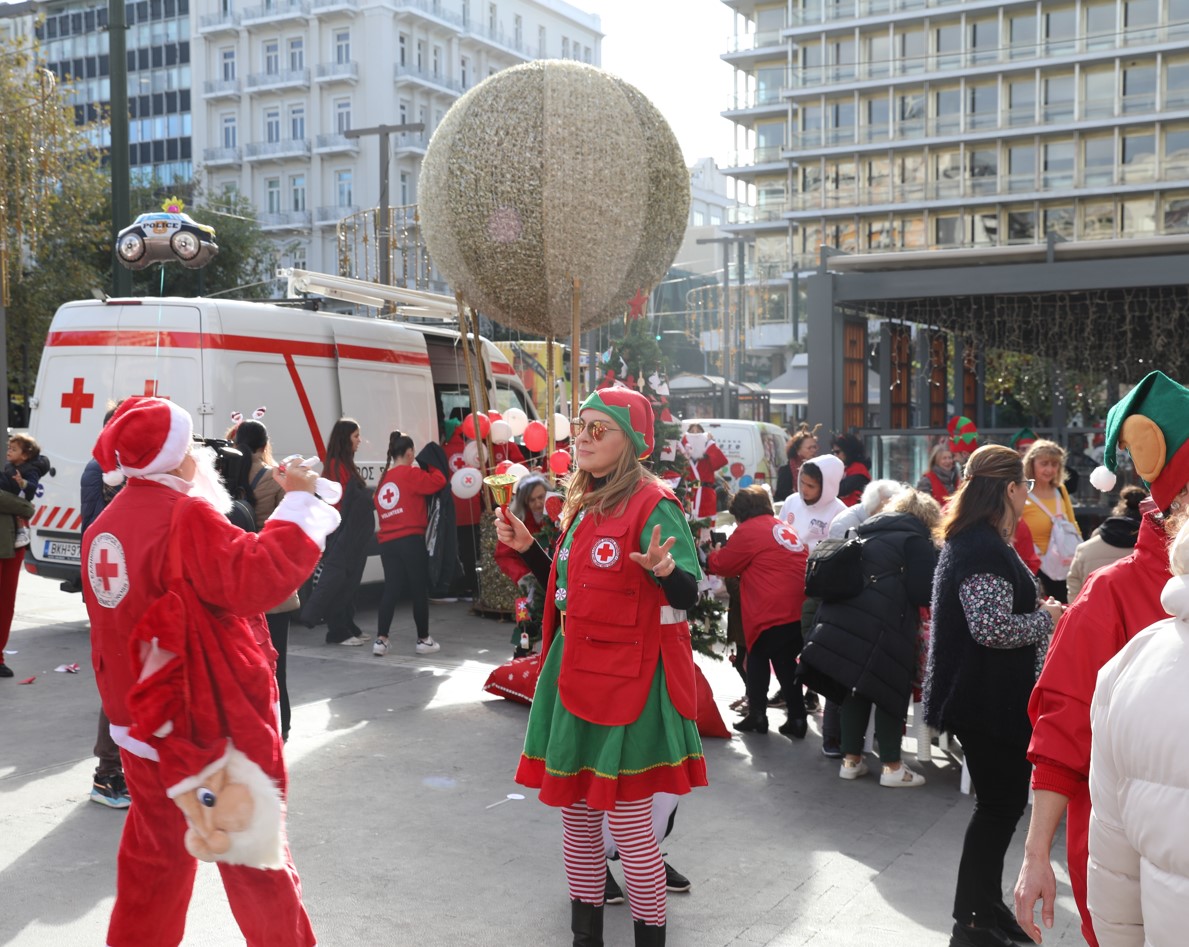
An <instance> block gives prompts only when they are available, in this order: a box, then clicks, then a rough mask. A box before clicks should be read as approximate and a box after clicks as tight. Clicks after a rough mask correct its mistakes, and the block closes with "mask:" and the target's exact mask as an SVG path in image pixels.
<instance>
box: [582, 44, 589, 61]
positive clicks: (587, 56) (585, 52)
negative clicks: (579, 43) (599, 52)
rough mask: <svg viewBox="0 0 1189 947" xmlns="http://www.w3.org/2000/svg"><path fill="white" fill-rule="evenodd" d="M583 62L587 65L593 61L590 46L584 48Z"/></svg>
mask: <svg viewBox="0 0 1189 947" xmlns="http://www.w3.org/2000/svg"><path fill="white" fill-rule="evenodd" d="M582 61H583V62H586V63H589V62H590V61H591V51H590V47H589V46H583V47H582Z"/></svg>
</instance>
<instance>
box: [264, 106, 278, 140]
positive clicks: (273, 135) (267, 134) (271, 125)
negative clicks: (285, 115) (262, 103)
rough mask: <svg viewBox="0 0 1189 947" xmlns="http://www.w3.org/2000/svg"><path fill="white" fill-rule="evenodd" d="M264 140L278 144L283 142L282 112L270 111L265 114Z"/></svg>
mask: <svg viewBox="0 0 1189 947" xmlns="http://www.w3.org/2000/svg"><path fill="white" fill-rule="evenodd" d="M264 140H265V141H267V142H268V143H269V144H276V143H277V142H278V141H280V140H281V110H280V109H268V111H266V112H265V113H264Z"/></svg>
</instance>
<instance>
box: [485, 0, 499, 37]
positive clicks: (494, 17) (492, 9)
mask: <svg viewBox="0 0 1189 947" xmlns="http://www.w3.org/2000/svg"><path fill="white" fill-rule="evenodd" d="M499 21H500V16H499V7H497V6H496V5H495V4H494V3H489V4H487V31H488V33H490V34H491V35H492V36H495V34H496V32H497V29H498V27H499Z"/></svg>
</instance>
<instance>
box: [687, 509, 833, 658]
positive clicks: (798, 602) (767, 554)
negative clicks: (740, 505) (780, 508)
mask: <svg viewBox="0 0 1189 947" xmlns="http://www.w3.org/2000/svg"><path fill="white" fill-rule="evenodd" d="M808 557H809V552H808V550H807V549H806V548H805V544H804V543H803V542H801V540H800V538H799V537H798V536H797V533H796V531H795V530H794V529H793V527H792V526H791V525H789V524H788V523H785V522H783V521H781V520H778V519H777V518H776V517H775V516H753V517H752V518H751V519H749V520H746V521H744V522H742V523H740V524H739V526H738V527H737V528H736V530H735V532H734V533H732V534H731V538H730V539H729V540H728V541H727V544H726V545H725V546H723V547H722V548H721V549H714V550H711V552H710V558H709V560H708V561H707V563H706V568H707V569H708V570H709V571H710V572H713V573H714V574H715V575H722V576H733V575H737V576H739V601H740V602H741V603H742V605H743V635H744V637H745V638H746V639H747V647H748V648H751V647H752V645H754V644H755V641H756V639H757V638H759V636H760V632H762V631H765V630H766V629H768V628H773V627H775V626H776V625H785V624H788V623H790V622H795V621H800V620H801V606H802V605H804V604H805V561H806V559H808Z"/></svg>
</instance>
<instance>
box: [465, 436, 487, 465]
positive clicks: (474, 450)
mask: <svg viewBox="0 0 1189 947" xmlns="http://www.w3.org/2000/svg"><path fill="white" fill-rule="evenodd" d="M486 455H487V449H486V448H485V447H482V446H480V444H479V442H478V441H467V445H466V447H464V448H463V449H462V460H463V463H465V464H466V465H467V466H468V467H478V466H479V461H480V459H481V458H483V457H485V456H486Z"/></svg>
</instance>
